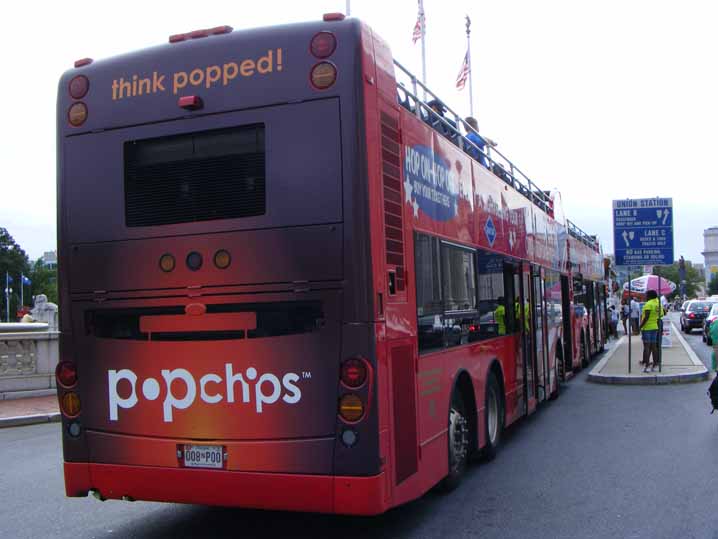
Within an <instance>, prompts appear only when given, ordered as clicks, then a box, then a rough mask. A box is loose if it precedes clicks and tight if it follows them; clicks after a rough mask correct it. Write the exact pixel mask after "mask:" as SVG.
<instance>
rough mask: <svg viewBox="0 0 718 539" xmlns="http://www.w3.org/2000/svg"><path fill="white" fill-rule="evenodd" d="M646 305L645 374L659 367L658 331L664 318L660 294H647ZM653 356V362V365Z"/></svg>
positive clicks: (643, 326) (643, 323)
mask: <svg viewBox="0 0 718 539" xmlns="http://www.w3.org/2000/svg"><path fill="white" fill-rule="evenodd" d="M646 298H647V299H648V301H646V304H645V305H644V306H643V314H642V316H641V340H642V341H643V361H642V363H643V372H648V367H649V366H650V367H651V372H653V371H654V370H656V367H657V366H658V331H659V328H660V324H659V320H660V319H661V318H663V307H661V302H660V301H658V294H656V291H655V290H649V291H648V292H646ZM651 356H653V362H652V363H651Z"/></svg>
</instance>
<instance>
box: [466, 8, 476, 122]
mask: <svg viewBox="0 0 718 539" xmlns="http://www.w3.org/2000/svg"><path fill="white" fill-rule="evenodd" d="M466 56H467V60H468V63H469V112H470V113H471V116H474V86H473V84H472V79H473V76H472V71H473V69H472V66H471V19H469V16H468V15H467V16H466Z"/></svg>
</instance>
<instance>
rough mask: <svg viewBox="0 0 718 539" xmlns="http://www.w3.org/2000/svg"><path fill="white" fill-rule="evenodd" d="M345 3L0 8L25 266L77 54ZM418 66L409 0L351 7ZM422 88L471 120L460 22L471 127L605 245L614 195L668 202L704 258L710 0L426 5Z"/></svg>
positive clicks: (5, 163)
mask: <svg viewBox="0 0 718 539" xmlns="http://www.w3.org/2000/svg"><path fill="white" fill-rule="evenodd" d="M345 6H346V2H344V1H336V0H335V1H319V0H317V1H311V0H303V1H296V0H293V1H291V0H290V1H265V2H242V1H239V2H237V1H234V2H213V1H211V0H203V1H202V2H196V1H193V2H189V1H180V0H174V1H172V2H164V1H161V0H157V1H152V2H149V1H147V0H143V1H141V2H140V1H134V0H124V1H123V2H120V3H113V4H111V5H110V4H107V3H105V2H97V1H93V2H89V1H84V0H76V1H74V2H71V3H67V2H52V3H48V4H47V6H44V5H43V3H31V2H9V3H6V4H5V5H4V6H3V20H4V22H5V24H4V25H3V31H2V32H0V50H2V51H3V53H2V57H3V69H2V75H0V76H1V77H2V79H3V80H2V84H0V98H1V99H0V103H4V109H5V110H4V111H3V116H4V122H3V125H4V129H3V130H2V131H1V132H0V182H1V183H0V226H3V227H6V228H7V229H8V230H9V232H10V234H12V235H13V236H14V238H15V239H16V241H17V242H18V243H20V245H21V246H22V247H23V248H25V250H26V251H28V253H29V255H30V256H31V258H33V259H34V258H37V257H39V256H40V255H42V253H43V251H46V250H52V249H54V248H55V244H56V238H55V236H56V228H55V99H56V90H57V80H58V78H59V77H60V75H61V73H62V72H63V71H64V70H66V69H67V68H69V67H71V66H72V63H73V62H74V60H76V59H78V58H84V57H86V56H89V57H92V58H94V59H100V58H105V57H108V56H113V55H116V54H120V53H123V52H127V51H131V50H136V49H140V48H143V47H146V46H151V45H156V44H159V43H164V42H166V40H167V37H168V36H169V35H170V34H173V33H179V32H185V31H190V30H194V29H198V28H207V27H212V26H218V25H221V24H229V25H231V26H233V27H234V29H235V30H240V31H241V30H242V29H243V28H251V27H257V26H266V25H273V24H281V23H287V22H295V21H306V20H316V19H319V18H320V17H321V14H322V13H325V12H329V11H345ZM351 11H352V13H351V14H352V16H356V17H359V18H362V19H364V20H365V21H366V22H368V23H369V24H370V25H371V26H372V27H373V28H374V29H375V30H376V31H377V32H378V33H379V34H380V35H381V36H382V37H383V38H384V39H385V40H386V41H387V42H388V43H389V45H390V46H391V48H392V52H393V54H394V56H395V58H397V59H398V60H399V61H400V62H402V63H403V64H404V65H406V66H407V67H409V68H411V69H412V70H414V71H415V72H416V73H417V74H419V73H420V66H421V61H420V50H421V49H420V46H419V44H417V45H412V42H411V34H412V29H413V26H414V23H415V21H416V15H417V3H416V1H415V0H394V1H391V2H389V1H387V0H353V1H352V2H351ZM425 11H426V21H427V51H428V54H427V59H428V60H427V62H428V85H429V87H430V88H432V89H434V90H435V93H437V94H438V95H440V96H442V97H443V98H444V100H445V101H446V102H447V103H448V104H449V105H450V106H452V108H454V109H455V110H458V111H460V112H462V113H468V108H469V100H468V86H467V89H466V90H464V91H463V92H458V91H456V89H455V86H454V83H455V80H456V75H457V73H458V71H459V67H460V65H461V61H462V59H463V56H464V52H465V50H466V34H465V28H464V16H465V14H467V13H468V14H469V15H470V17H471V20H472V23H473V24H472V57H473V82H474V103H475V115H476V116H477V117H478V119H479V124H480V127H481V131H482V132H483V133H485V134H486V135H488V136H490V137H491V138H493V139H494V140H496V141H497V142H498V143H499V149H500V150H502V152H503V153H504V154H506V155H508V156H509V157H510V158H511V159H512V160H513V161H514V162H515V163H516V164H517V165H518V166H519V167H521V168H522V170H523V171H524V172H526V173H527V174H528V175H529V176H530V177H531V178H532V179H534V181H535V182H536V183H537V184H538V185H539V186H541V187H542V188H544V189H549V188H558V189H559V190H560V191H561V192H562V196H563V201H564V206H565V209H566V213H567V215H568V217H569V218H570V219H572V220H573V221H574V222H576V223H577V224H578V225H579V226H580V227H582V228H583V229H584V230H586V231H587V232H589V233H597V234H599V236H600V237H601V240H602V243H603V245H604V249H605V250H606V252H611V251H612V250H613V242H612V239H611V200H612V199H615V198H626V197H652V196H664V197H673V204H674V209H675V213H674V215H675V246H676V258H678V256H680V255H681V254H683V255H685V257H686V258H687V259H692V260H694V261H698V262H702V261H703V258H702V256H701V255H700V252H701V251H702V248H703V229H704V228H707V227H708V226H711V225H718V205H717V204H716V198H717V197H718V186H717V182H716V170H715V169H714V159H713V155H714V152H715V146H716V142H718V140H717V139H718V137H716V135H715V133H716V126H718V106H717V105H716V100H717V99H718V84H717V81H718V74H717V73H718V70H717V69H716V53H717V52H718V32H717V31H716V22H717V21H718V18H717V17H716V15H718V3H716V2H711V1H709V0H705V1H698V0H683V1H682V2H675V1H673V2H668V1H661V0H651V1H643V0H641V1H639V0H603V1H601V2H588V1H577V0H540V1H537V0H500V1H497V0H494V1H487V0H471V1H455V2H454V1H450V0H425Z"/></svg>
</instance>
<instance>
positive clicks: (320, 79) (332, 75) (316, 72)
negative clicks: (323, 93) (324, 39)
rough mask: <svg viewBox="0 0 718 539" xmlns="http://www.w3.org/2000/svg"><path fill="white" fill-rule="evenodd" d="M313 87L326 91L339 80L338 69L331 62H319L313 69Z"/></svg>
mask: <svg viewBox="0 0 718 539" xmlns="http://www.w3.org/2000/svg"><path fill="white" fill-rule="evenodd" d="M311 80H312V85H314V87H315V88H317V89H318V90H326V89H327V88H329V87H330V86H332V85H333V84H334V83H335V82H336V80H337V68H336V67H334V64H332V63H331V62H319V63H318V64H317V65H315V66H314V67H313V68H312V75H311Z"/></svg>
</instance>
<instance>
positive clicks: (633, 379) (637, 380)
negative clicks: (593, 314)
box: [588, 321, 710, 385]
mask: <svg viewBox="0 0 718 539" xmlns="http://www.w3.org/2000/svg"><path fill="white" fill-rule="evenodd" d="M671 327H672V328H673V334H674V335H676V337H678V342H680V343H681V346H683V350H684V351H685V352H686V354H687V355H688V359H690V361H691V363H693V366H694V367H701V368H702V370H699V371H698V372H688V373H680V374H653V375H649V376H636V375H627V374H626V375H607V374H600V371H601V369H603V367H604V366H605V365H606V363H608V361H609V360H610V359H611V358H612V357H613V354H614V353H615V351H616V350H618V348H619V346H620V345H621V344H622V343H623V340H624V339H625V338H626V336H625V335H624V336H623V337H621V338H620V339H619V341H618V342H617V343H616V345H615V346H614V347H613V349H612V350H611V351H610V352H609V353H608V354H607V355H606V357H604V358H603V359H601V361H599V363H598V365H596V366H595V367H594V368H593V369H592V370H591V372H590V373H589V374H588V381H589V382H594V383H596V384H622V385H668V384H688V383H693V382H702V381H703V380H707V379H708V378H709V377H710V372H709V371H708V369H706V367H705V365H703V362H702V361H701V360H700V358H699V357H698V356H697V355H696V353H695V352H694V351H693V349H692V348H691V346H690V345H689V344H688V343H687V342H686V340H685V339H684V338H683V336H682V335H681V334H680V332H679V331H677V329H676V326H675V324H674V323H673V321H671Z"/></svg>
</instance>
